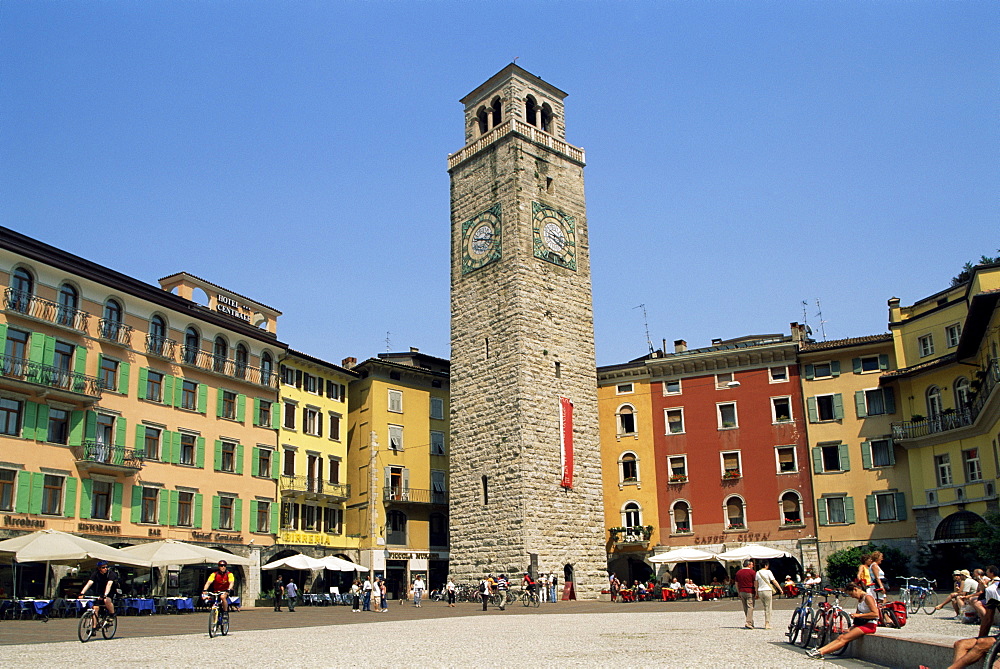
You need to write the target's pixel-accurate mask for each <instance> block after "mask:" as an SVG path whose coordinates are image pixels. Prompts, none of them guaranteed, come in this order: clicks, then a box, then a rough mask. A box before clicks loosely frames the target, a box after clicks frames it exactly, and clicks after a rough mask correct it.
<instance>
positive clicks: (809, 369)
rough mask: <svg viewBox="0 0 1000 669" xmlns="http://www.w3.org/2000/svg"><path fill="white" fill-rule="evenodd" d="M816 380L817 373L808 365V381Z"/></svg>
mask: <svg viewBox="0 0 1000 669" xmlns="http://www.w3.org/2000/svg"><path fill="white" fill-rule="evenodd" d="M815 378H816V373H815V372H814V371H813V366H812V365H806V380H807V381H812V380H813V379H815Z"/></svg>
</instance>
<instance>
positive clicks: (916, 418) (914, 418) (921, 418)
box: [910, 413, 924, 423]
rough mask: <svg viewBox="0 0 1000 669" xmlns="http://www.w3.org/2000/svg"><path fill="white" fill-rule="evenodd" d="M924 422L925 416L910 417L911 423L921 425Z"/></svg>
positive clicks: (917, 414)
mask: <svg viewBox="0 0 1000 669" xmlns="http://www.w3.org/2000/svg"><path fill="white" fill-rule="evenodd" d="M922 420H924V416H923V414H919V413H915V414H913V415H912V416H910V422H911V423H919V422H920V421H922Z"/></svg>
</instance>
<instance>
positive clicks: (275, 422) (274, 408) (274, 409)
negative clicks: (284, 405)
mask: <svg viewBox="0 0 1000 669" xmlns="http://www.w3.org/2000/svg"><path fill="white" fill-rule="evenodd" d="M280 414H281V404H280V403H279V402H273V403H272V404H271V429H272V430H277V429H278V427H279V425H280V422H279V421H280V420H281V416H280Z"/></svg>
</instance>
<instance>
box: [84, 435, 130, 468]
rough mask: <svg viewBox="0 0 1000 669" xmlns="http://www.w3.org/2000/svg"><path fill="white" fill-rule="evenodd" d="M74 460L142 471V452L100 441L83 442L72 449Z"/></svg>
mask: <svg viewBox="0 0 1000 669" xmlns="http://www.w3.org/2000/svg"><path fill="white" fill-rule="evenodd" d="M74 451H75V455H76V459H77V460H78V461H81V462H96V463H100V464H105V465H113V466H116V467H122V468H123V469H137V470H138V469H142V464H143V452H142V451H137V450H135V449H134V448H125V447H123V446H112V445H111V444H105V443H103V442H100V441H85V442H83V443H82V444H81V445H79V446H76V447H75V448H74Z"/></svg>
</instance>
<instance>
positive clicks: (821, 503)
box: [816, 498, 828, 525]
mask: <svg viewBox="0 0 1000 669" xmlns="http://www.w3.org/2000/svg"><path fill="white" fill-rule="evenodd" d="M816 519H817V522H818V523H819V524H820V525H827V524H828V523H827V522H826V500H825V499H822V498H820V499H817V500H816Z"/></svg>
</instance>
